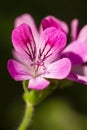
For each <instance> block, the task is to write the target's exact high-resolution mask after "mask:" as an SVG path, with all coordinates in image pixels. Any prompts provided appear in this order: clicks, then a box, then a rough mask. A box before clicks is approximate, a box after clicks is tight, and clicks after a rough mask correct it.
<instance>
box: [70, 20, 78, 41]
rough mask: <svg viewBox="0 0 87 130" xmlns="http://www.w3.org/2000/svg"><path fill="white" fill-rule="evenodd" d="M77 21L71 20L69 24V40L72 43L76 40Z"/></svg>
mask: <svg viewBox="0 0 87 130" xmlns="http://www.w3.org/2000/svg"><path fill="white" fill-rule="evenodd" d="M78 23H79V21H78V19H73V20H72V22H71V39H72V41H74V40H76V39H77V36H78Z"/></svg>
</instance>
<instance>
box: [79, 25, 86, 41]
mask: <svg viewBox="0 0 87 130" xmlns="http://www.w3.org/2000/svg"><path fill="white" fill-rule="evenodd" d="M77 40H78V41H80V42H87V25H85V26H84V27H83V28H82V29H81V31H80V33H79V35H78V39H77Z"/></svg>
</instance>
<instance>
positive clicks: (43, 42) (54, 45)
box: [8, 14, 71, 90]
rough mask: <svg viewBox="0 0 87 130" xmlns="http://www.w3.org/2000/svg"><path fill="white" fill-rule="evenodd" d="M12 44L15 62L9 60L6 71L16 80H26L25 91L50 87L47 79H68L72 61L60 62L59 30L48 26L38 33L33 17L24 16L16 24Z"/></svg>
mask: <svg viewBox="0 0 87 130" xmlns="http://www.w3.org/2000/svg"><path fill="white" fill-rule="evenodd" d="M41 26H42V25H41ZM43 26H44V23H43ZM12 43H13V47H14V52H13V55H14V58H15V60H14V59H10V60H9V61H8V71H9V73H10V75H11V76H12V77H13V79H15V80H17V81H24V80H29V83H28V88H30V89H36V90H42V89H44V88H46V87H47V86H48V85H49V84H50V82H49V80H47V78H51V79H63V78H66V77H67V76H68V74H69V72H70V70H71V62H70V60H69V59H68V58H61V59H60V55H61V51H62V50H63V49H64V47H65V45H66V35H65V33H64V32H63V31H61V29H59V28H56V27H52V26H49V27H47V28H46V29H45V30H43V31H41V30H40V33H38V31H37V29H36V26H35V24H34V20H33V18H32V17H31V16H30V15H28V14H24V15H22V16H21V17H18V18H17V19H16V21H15V29H14V30H13V32H12Z"/></svg>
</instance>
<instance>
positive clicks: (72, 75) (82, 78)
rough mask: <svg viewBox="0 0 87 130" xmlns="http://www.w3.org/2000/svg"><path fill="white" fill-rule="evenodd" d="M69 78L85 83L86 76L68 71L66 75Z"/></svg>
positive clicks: (86, 82) (86, 80) (86, 81)
mask: <svg viewBox="0 0 87 130" xmlns="http://www.w3.org/2000/svg"><path fill="white" fill-rule="evenodd" d="M67 78H68V79H69V80H72V81H76V82H79V83H83V84H86V85H87V76H84V75H79V74H75V73H70V74H69V75H68V77H67Z"/></svg>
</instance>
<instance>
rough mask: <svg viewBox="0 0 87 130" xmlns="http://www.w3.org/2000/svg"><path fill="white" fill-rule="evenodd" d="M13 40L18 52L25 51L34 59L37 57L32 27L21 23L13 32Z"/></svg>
mask: <svg viewBox="0 0 87 130" xmlns="http://www.w3.org/2000/svg"><path fill="white" fill-rule="evenodd" d="M12 42H13V46H14V48H15V50H16V51H17V52H19V53H20V52H25V53H26V54H27V55H28V57H29V58H30V59H31V60H32V59H35V55H36V54H35V53H36V45H35V41H34V38H33V35H32V32H31V29H30V27H29V26H28V25H27V24H21V25H20V26H18V27H16V28H15V29H14V30H13V32H12Z"/></svg>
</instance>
